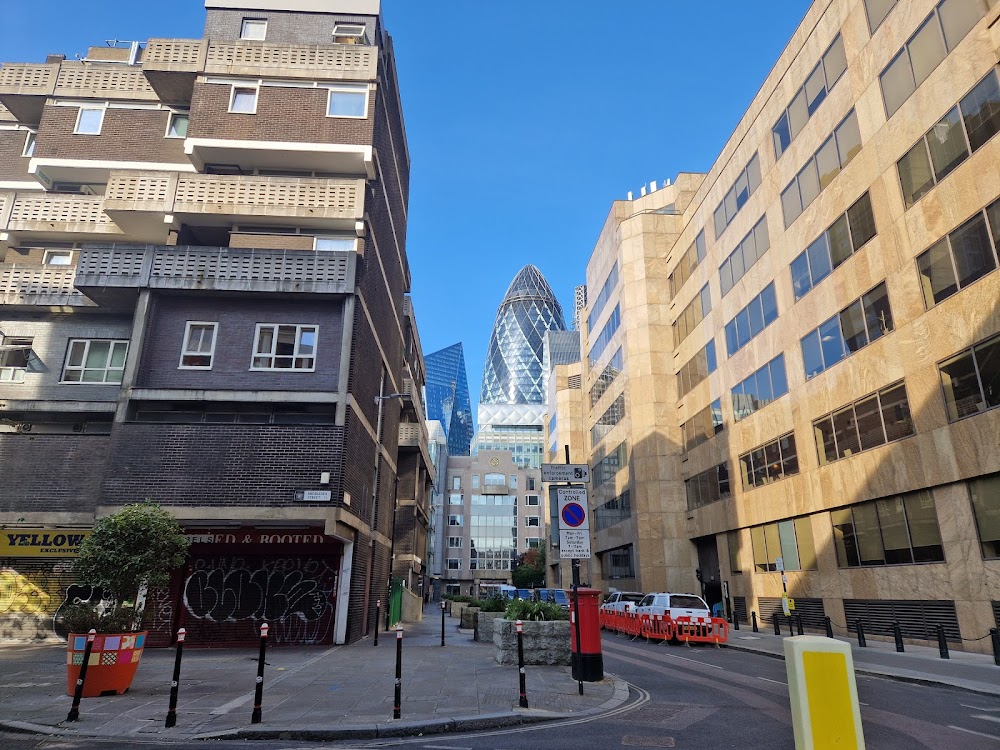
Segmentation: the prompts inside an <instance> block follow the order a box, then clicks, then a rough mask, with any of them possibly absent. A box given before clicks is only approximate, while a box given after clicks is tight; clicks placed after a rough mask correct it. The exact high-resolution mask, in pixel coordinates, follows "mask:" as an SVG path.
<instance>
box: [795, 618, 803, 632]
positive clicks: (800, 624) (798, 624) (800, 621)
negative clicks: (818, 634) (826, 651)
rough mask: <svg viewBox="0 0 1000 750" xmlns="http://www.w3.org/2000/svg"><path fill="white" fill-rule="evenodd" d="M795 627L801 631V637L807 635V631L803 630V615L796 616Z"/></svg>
mask: <svg viewBox="0 0 1000 750" xmlns="http://www.w3.org/2000/svg"><path fill="white" fill-rule="evenodd" d="M795 625H796V628H797V629H798V631H799V635H805V631H804V630H803V629H802V615H795Z"/></svg>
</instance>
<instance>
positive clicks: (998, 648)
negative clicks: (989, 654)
mask: <svg viewBox="0 0 1000 750" xmlns="http://www.w3.org/2000/svg"><path fill="white" fill-rule="evenodd" d="M990 640H992V641H993V661H994V662H995V663H996V665H997V666H998V667H1000V630H997V629H996V628H993V629H992V630H990Z"/></svg>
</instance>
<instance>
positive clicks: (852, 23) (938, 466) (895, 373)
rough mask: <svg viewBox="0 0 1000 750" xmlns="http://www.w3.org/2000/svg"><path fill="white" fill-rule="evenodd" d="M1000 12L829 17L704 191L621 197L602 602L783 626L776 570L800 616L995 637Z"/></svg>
mask: <svg viewBox="0 0 1000 750" xmlns="http://www.w3.org/2000/svg"><path fill="white" fill-rule="evenodd" d="M998 14H1000V7H998V3H997V2H995V0H943V1H942V0H912V1H911V2H896V1H894V0H817V1H816V2H814V3H813V4H812V6H811V7H810V8H809V10H808V12H807V13H806V16H805V18H804V19H803V21H802V23H801V24H800V26H799V27H798V29H797V30H796V31H795V33H794V35H793V36H792V39H791V40H790V42H789V44H788V46H787V47H786V49H785V50H784V52H783V53H782V54H781V56H780V57H779V59H778V60H777V62H776V64H775V66H774V68H773V70H772V71H771V73H770V74H769V75H768V77H767V79H766V80H765V81H764V82H763V84H762V86H761V88H760V91H759V92H758V93H757V95H756V96H755V97H754V99H753V101H752V102H751V104H750V106H749V108H748V109H747V112H746V113H745V115H744V116H743V118H742V119H741V121H740V122H739V124H738V125H737V127H736V130H735V131H734V133H733V134H732V136H731V137H730V139H729V141H728V142H727V143H726V144H725V145H724V146H723V148H722V150H721V154H720V156H719V158H718V159H717V161H716V162H715V164H714V165H713V166H712V168H711V170H710V171H709V172H708V174H705V175H701V174H698V175H695V174H681V175H680V176H679V177H678V178H677V180H676V181H675V182H674V183H673V184H672V185H669V186H667V187H664V188H662V189H658V190H655V191H653V192H652V193H651V194H649V195H644V196H642V197H640V198H638V199H636V200H634V201H633V200H630V201H620V202H616V203H615V204H614V206H613V207H612V210H611V213H610V215H609V217H608V219H607V222H606V224H605V227H604V230H603V232H602V233H601V236H600V238H599V240H598V242H597V244H596V246H595V249H594V252H593V255H592V257H591V259H590V262H589V265H588V267H587V279H586V280H587V287H588V290H589V292H590V294H589V295H588V296H589V301H588V306H587V310H586V317H587V321H586V325H585V340H584V352H585V356H584V364H585V367H584V369H585V372H584V387H585V389H587V390H588V391H589V401H588V404H587V406H588V408H589V420H590V421H589V425H588V426H590V425H597V424H601V425H603V426H605V427H610V428H611V429H609V430H605V431H603V432H602V434H601V436H600V440H598V441H595V442H592V445H591V449H592V452H591V464H592V466H593V484H592V494H593V498H594V499H593V503H594V509H593V513H594V518H595V521H596V523H595V524H594V525H593V526H592V528H596V529H597V530H596V534H595V540H594V541H595V551H596V553H597V557H598V559H599V560H600V562H601V565H602V568H601V570H602V576H603V578H602V584H603V585H604V586H605V588H608V587H611V586H614V587H616V588H619V589H636V590H646V591H658V590H692V589H694V590H697V587H698V586H699V582H698V581H697V579H696V575H695V573H696V570H700V571H701V574H702V577H703V579H704V589H702V590H703V591H704V592H705V593H706V595H707V596H708V597H709V599H710V600H714V601H718V600H719V599H720V598H721V586H720V584H721V582H723V581H725V582H728V584H729V588H730V592H731V601H730V602H729V603H730V605H731V606H733V607H734V608H735V609H736V611H737V613H738V615H739V616H740V617H741V618H744V619H745V618H746V616H747V614H748V613H749V612H750V611H751V610H755V611H757V612H758V613H760V614H762V615H764V616H765V617H768V616H769V615H770V613H772V612H773V611H774V610H775V608H776V607H779V605H780V604H779V597H780V595H781V592H782V585H781V578H780V574H779V573H778V572H777V567H778V561H777V558H781V559H782V562H783V564H784V567H785V569H786V571H787V576H788V584H789V590H790V592H791V594H792V596H793V597H794V598H795V599H796V600H797V602H798V605H799V610H798V611H799V612H800V613H802V614H803V615H804V619H805V621H806V624H807V625H812V626H822V618H823V617H824V616H829V617H830V618H831V619H832V620H833V622H834V624H835V626H840V627H843V626H845V625H849V626H850V628H851V629H852V630H853V629H854V624H855V622H856V621H857V620H858V619H861V620H863V621H865V623H866V624H867V626H868V632H872V631H874V632H876V633H882V634H885V633H888V632H890V630H889V629H890V627H891V623H892V621H893V620H898V621H899V622H900V624H901V626H902V628H903V632H904V634H905V635H906V636H907V637H909V638H913V639H931V638H934V637H935V634H936V628H937V626H938V625H942V626H943V627H944V629H945V633H946V635H947V637H948V638H949V639H951V640H952V641H953V642H954V643H956V644H957V643H958V642H959V640H958V639H959V638H960V637H961V638H964V639H977V638H981V637H982V636H984V635H985V634H987V633H988V632H989V629H990V628H992V627H997V624H998V623H997V620H998V619H1000V520H998V519H1000V438H998V435H1000V410H998V409H997V408H996V407H998V406H1000V395H998V394H1000V338H998V333H1000V303H998V300H1000V273H998V272H997V267H998V255H997V253H998V245H1000V167H998V164H1000V138H998V137H997V136H996V133H997V131H998V130H1000V68H998V61H1000V15H998ZM602 515H606V516H608V518H609V519H611V520H613V521H614V523H610V524H605V523H602V522H601V517H602ZM840 632H844V631H843V630H841V631H840ZM987 643H988V641H978V642H975V643H968V642H967V643H966V646H967V647H970V648H985V647H986V646H985V644H987Z"/></svg>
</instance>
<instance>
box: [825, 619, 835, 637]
mask: <svg viewBox="0 0 1000 750" xmlns="http://www.w3.org/2000/svg"><path fill="white" fill-rule="evenodd" d="M823 623H824V624H825V625H826V637H827V638H833V622H832V621H831V620H830V618H829V617H824V618H823Z"/></svg>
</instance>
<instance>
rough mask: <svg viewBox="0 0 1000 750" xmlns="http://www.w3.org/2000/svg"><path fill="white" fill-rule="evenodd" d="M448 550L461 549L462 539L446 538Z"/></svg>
mask: <svg viewBox="0 0 1000 750" xmlns="http://www.w3.org/2000/svg"><path fill="white" fill-rule="evenodd" d="M448 549H462V537H460V536H450V537H448Z"/></svg>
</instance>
